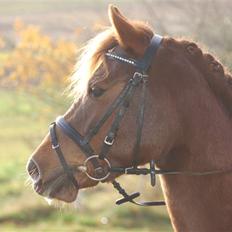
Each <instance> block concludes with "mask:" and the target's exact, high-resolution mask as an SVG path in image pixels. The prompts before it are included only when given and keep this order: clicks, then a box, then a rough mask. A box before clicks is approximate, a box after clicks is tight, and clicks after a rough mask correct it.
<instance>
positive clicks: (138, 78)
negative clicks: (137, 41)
mask: <svg viewBox="0 0 232 232" xmlns="http://www.w3.org/2000/svg"><path fill="white" fill-rule="evenodd" d="M161 42H162V37H161V36H159V35H155V36H154V37H153V38H152V39H151V42H150V45H149V46H148V48H147V50H146V51H145V54H144V56H143V57H142V58H141V59H131V58H127V57H122V56H118V55H117V54H114V53H113V52H110V51H109V52H107V53H106V54H105V55H106V57H108V58H109V59H112V60H116V61H118V62H123V63H127V64H129V65H132V66H134V67H135V70H136V71H135V73H134V74H133V77H132V78H131V79H130V80H129V81H128V83H127V84H126V86H125V87H124V89H123V90H122V91H121V93H120V94H119V95H118V97H117V98H116V99H115V100H114V102H113V103H112V104H111V105H110V106H109V108H108V109H107V111H106V112H105V114H104V115H103V116H102V117H101V118H100V120H99V121H98V122H97V123H96V125H95V126H94V127H93V128H91V129H90V130H89V131H88V132H87V134H86V135H85V136H83V135H81V134H80V133H79V132H78V131H77V130H76V129H75V128H73V127H72V126H71V125H70V124H69V123H68V122H66V120H65V119H64V118H63V117H62V116H59V117H58V118H57V119H56V121H55V122H53V123H52V124H51V125H50V128H49V129H50V137H51V143H52V149H54V150H55V152H56V153H57V155H58V158H59V160H60V163H61V165H62V167H63V169H64V171H65V173H66V175H67V177H68V178H69V180H70V181H71V182H72V183H73V185H74V186H75V187H76V188H77V189H79V184H78V182H77V180H76V179H75V177H74V175H73V168H71V167H70V165H68V164H67V162H66V160H65V158H64V154H63V152H62V150H61V148H60V144H59V142H58V138H57V134H56V126H57V127H59V128H60V129H61V130H62V132H63V133H64V134H65V135H67V136H68V137H69V138H70V139H72V140H73V142H74V143H76V144H77V145H78V146H79V148H80V149H81V151H82V152H83V154H84V155H85V156H86V160H85V161H84V164H83V165H84V168H83V169H82V171H83V172H84V173H85V174H86V175H87V176H88V178H89V179H91V180H94V181H100V182H104V181H106V180H107V179H108V177H109V176H110V174H111V173H116V174H117V173H118V174H130V175H150V179H151V185H152V186H155V184H156V174H162V175H177V174H185V175H195V176H201V175H211V174H217V173H222V172H226V171H217V170H216V171H209V172H178V171H168V170H160V169H158V170H157V169H156V168H155V161H154V160H151V161H150V167H149V168H139V167H138V164H139V150H140V143H141V137H142V128H143V121H144V110H145V95H146V86H147V79H148V70H149V68H150V66H151V64H152V61H153V58H154V57H155V55H156V53H157V50H158V48H159V46H160V44H161ZM139 86H141V93H140V102H139V106H138V112H137V121H136V123H137V130H136V140H135V144H134V147H133V162H132V164H131V166H129V167H112V165H111V163H110V161H109V160H108V159H107V155H108V153H109V151H110V148H111V147H112V146H113V145H114V141H115V139H116V137H117V132H118V129H119V127H120V123H121V121H122V119H123V117H124V115H125V113H126V111H127V109H128V108H129V103H130V101H131V99H132V97H133V94H134V92H135V89H136V88H138V87H139ZM114 112H115V117H114V120H113V122H112V124H111V127H110V129H109V130H108V132H107V134H106V137H105V139H104V141H103V143H102V147H101V150H100V153H99V154H96V153H95V151H94V149H93V148H92V147H91V145H90V141H91V139H92V138H93V137H94V136H95V135H96V134H97V133H98V131H99V129H100V128H101V127H102V126H103V124H104V123H105V122H106V121H107V119H108V118H109V117H110V116H111V115H112V114H113V113H114ZM89 164H90V165H92V167H93V171H90V170H89V168H88V167H89ZM228 171H231V170H228ZM111 183H112V184H113V186H114V188H115V189H117V191H118V192H119V193H120V194H121V195H122V196H123V198H122V199H119V200H117V201H116V204H117V205H120V204H123V203H125V202H131V203H133V204H136V205H139V206H159V205H165V202H164V201H152V202H137V201H135V200H134V199H135V198H137V197H139V196H140V193H139V192H135V193H132V194H128V193H127V192H126V191H125V190H124V189H123V188H122V187H121V185H120V184H119V183H118V182H117V181H116V180H113V181H112V182H111Z"/></svg>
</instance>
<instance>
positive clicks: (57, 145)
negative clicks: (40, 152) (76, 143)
mask: <svg viewBox="0 0 232 232" xmlns="http://www.w3.org/2000/svg"><path fill="white" fill-rule="evenodd" d="M59 147H60V144H59V143H58V144H56V145H53V144H52V149H53V150H56V149H57V148H59Z"/></svg>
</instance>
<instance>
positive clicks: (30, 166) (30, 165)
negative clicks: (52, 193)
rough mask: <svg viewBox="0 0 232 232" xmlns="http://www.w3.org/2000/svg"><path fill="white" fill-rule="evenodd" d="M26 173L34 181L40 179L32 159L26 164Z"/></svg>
mask: <svg viewBox="0 0 232 232" xmlns="http://www.w3.org/2000/svg"><path fill="white" fill-rule="evenodd" d="M27 172H28V173H29V175H30V176H31V178H32V179H33V180H34V181H36V180H39V178H40V173H39V168H38V166H37V164H36V162H35V161H34V160H33V159H30V161H29V162H28V164H27Z"/></svg>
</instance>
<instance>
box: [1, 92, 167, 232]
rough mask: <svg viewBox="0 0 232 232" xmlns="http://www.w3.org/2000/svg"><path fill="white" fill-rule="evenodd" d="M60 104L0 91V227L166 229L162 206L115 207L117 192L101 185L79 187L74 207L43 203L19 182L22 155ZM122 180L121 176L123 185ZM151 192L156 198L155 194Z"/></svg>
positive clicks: (22, 174)
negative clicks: (77, 205) (78, 200)
mask: <svg viewBox="0 0 232 232" xmlns="http://www.w3.org/2000/svg"><path fill="white" fill-rule="evenodd" d="M57 95H58V93H57ZM60 99H62V98H60ZM66 105H67V101H62V102H60V100H59V104H58V103H57V101H55V100H51V99H50V98H48V97H45V96H42V97H41V96H33V95H29V94H27V93H24V92H22V91H21V92H10V91H4V90H1V91H0V128H1V130H0V186H1V188H0V206H1V211H0V231H17V232H18V231H40V232H41V231H96V232H98V231H99V232H100V231H113V232H119V231H120V232H121V231H140V232H145V231H157V232H162V231H165V232H168V231H172V229H171V226H170V221H169V218H168V216H167V212H166V209H165V208H139V207H136V206H130V205H124V206H120V207H118V206H115V205H114V200H116V199H117V198H118V197H119V196H118V195H117V193H116V192H115V191H114V190H113V189H112V188H111V186H110V185H107V184H105V185H100V186H99V187H97V188H94V189H89V190H87V191H84V192H83V193H82V196H81V206H80V207H78V208H74V207H71V206H70V207H67V206H66V207H61V206H49V205H48V204H47V203H46V202H45V200H44V199H42V198H41V197H40V196H38V195H36V194H35V193H34V192H33V190H32V189H31V187H29V186H26V185H25V180H26V177H27V175H26V172H25V165H26V162H27V159H28V157H29V156H30V154H31V152H32V151H33V149H34V148H35V147H36V146H37V145H38V144H39V143H40V141H41V139H42V138H43V136H44V135H45V134H46V133H47V126H48V124H49V122H51V121H52V120H53V119H54V118H55V116H56V115H58V114H59V113H62V112H64V111H65V110H64V109H65V108H66ZM139 180H141V179H136V180H135V181H139ZM127 181H128V179H127V178H125V179H122V182H123V184H124V186H125V184H126V182H127ZM131 181H134V180H131V179H130V182H131ZM132 185H133V186H135V185H136V183H135V184H131V186H132ZM129 190H130V191H134V190H136V189H132V188H131V189H129ZM149 190H150V191H152V189H151V188H149ZM155 196H157V197H158V198H160V197H161V194H160V192H158V193H156V194H154V197H155ZM152 197H153V194H152ZM102 218H103V219H104V220H107V224H104V223H103V222H102V220H103V219H102Z"/></svg>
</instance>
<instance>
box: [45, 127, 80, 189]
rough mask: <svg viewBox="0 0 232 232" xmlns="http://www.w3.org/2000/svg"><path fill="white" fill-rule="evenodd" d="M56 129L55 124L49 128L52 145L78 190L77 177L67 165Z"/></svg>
mask: <svg viewBox="0 0 232 232" xmlns="http://www.w3.org/2000/svg"><path fill="white" fill-rule="evenodd" d="M55 127H56V124H55V123H51V125H50V127H49V131H50V137H51V143H52V149H53V150H55V151H56V154H57V156H58V158H59V160H60V163H61V165H62V167H63V169H64V171H65V173H66V175H67V177H68V179H69V180H70V181H71V182H72V183H73V185H74V186H75V187H76V188H77V189H78V188H79V185H78V183H77V181H76V179H75V177H74V176H73V172H72V169H71V168H70V167H69V165H68V164H67V162H66V160H65V158H64V154H63V152H62V150H61V149H60V144H59V142H58V139H57V136H56V132H55V130H56V129H55Z"/></svg>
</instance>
